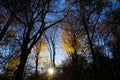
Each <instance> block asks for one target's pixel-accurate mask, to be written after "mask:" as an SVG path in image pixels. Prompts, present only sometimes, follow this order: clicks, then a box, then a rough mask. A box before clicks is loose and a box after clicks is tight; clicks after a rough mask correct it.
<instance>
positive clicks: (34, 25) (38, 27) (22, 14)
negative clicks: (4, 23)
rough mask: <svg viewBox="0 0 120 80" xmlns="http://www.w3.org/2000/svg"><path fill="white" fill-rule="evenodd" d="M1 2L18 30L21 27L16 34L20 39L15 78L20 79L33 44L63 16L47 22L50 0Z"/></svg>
mask: <svg viewBox="0 0 120 80" xmlns="http://www.w3.org/2000/svg"><path fill="white" fill-rule="evenodd" d="M2 3H3V6H4V7H5V8H6V9H8V10H9V11H10V13H11V14H12V16H14V17H15V19H16V22H17V25H18V27H19V30H20V28H21V29H22V31H21V34H18V35H19V36H22V40H21V42H20V43H21V44H20V45H21V54H20V64H19V65H18V69H17V71H16V78H15V79H16V80H22V77H23V76H22V75H23V72H24V67H25V63H26V61H27V57H28V55H29V54H30V52H31V49H32V48H33V46H34V44H35V43H36V42H37V41H38V40H39V39H40V38H41V36H42V34H43V33H44V32H45V31H46V30H47V29H48V28H50V27H52V26H53V25H55V24H57V23H58V22H60V21H62V20H63V19H64V17H65V16H63V18H61V19H56V20H55V21H53V22H51V23H47V21H46V18H47V15H50V13H51V10H52V7H51V6H52V4H53V3H54V1H51V0H44V1H43V0H37V1H31V0H27V1H24V0H14V1H12V2H11V1H10V0H6V1H2ZM52 12H54V11H52ZM16 13H17V14H16ZM55 14H56V13H55ZM53 15H54V13H53ZM19 30H18V31H19ZM18 77H19V78H18Z"/></svg>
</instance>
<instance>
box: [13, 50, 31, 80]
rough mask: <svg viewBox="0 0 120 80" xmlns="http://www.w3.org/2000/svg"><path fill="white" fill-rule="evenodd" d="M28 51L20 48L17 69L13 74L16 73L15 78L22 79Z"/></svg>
mask: <svg viewBox="0 0 120 80" xmlns="http://www.w3.org/2000/svg"><path fill="white" fill-rule="evenodd" d="M29 53H30V51H29V50H28V49H21V55H20V63H19V65H18V69H17V71H16V74H15V75H16V76H15V80H23V73H24V68H25V64H26V61H27V57H28V54H29Z"/></svg>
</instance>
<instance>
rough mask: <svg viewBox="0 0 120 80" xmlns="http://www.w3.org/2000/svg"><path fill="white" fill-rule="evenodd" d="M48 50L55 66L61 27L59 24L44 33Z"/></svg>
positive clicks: (52, 64)
mask: <svg viewBox="0 0 120 80" xmlns="http://www.w3.org/2000/svg"><path fill="white" fill-rule="evenodd" d="M44 37H45V40H46V45H47V48H48V52H49V54H50V60H51V66H52V67H55V55H56V48H57V44H58V41H59V29H58V27H57V26H54V27H52V28H50V29H49V30H48V31H47V32H46V33H45V34H44Z"/></svg>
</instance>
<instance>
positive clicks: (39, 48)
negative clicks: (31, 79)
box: [34, 38, 45, 77]
mask: <svg viewBox="0 0 120 80" xmlns="http://www.w3.org/2000/svg"><path fill="white" fill-rule="evenodd" d="M34 51H35V53H34V55H35V64H36V66H35V67H36V69H35V73H36V77H37V76H38V63H39V58H40V57H39V54H42V53H43V52H45V42H44V39H43V38H41V39H40V40H39V41H38V42H37V43H36V44H35V46H34Z"/></svg>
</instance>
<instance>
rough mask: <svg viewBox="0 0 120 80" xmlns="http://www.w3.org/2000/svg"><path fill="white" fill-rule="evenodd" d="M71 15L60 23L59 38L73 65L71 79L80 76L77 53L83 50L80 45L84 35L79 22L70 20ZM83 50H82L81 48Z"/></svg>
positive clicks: (76, 78)
mask: <svg viewBox="0 0 120 80" xmlns="http://www.w3.org/2000/svg"><path fill="white" fill-rule="evenodd" d="M70 16H71V15H70ZM70 18H71V17H68V18H67V19H66V23H63V25H62V31H61V39H62V48H63V50H65V51H66V52H67V54H68V56H69V57H70V58H71V61H72V66H73V76H74V77H73V79H75V80H79V79H80V77H81V74H80V71H81V69H80V67H81V66H79V65H78V55H79V54H80V55H82V54H83V53H82V52H81V50H83V46H82V43H81V42H82V37H83V36H84V32H83V31H82V30H83V29H82V28H81V27H80V26H79V23H77V22H75V21H76V20H75V19H74V18H72V19H73V20H70ZM83 51H84V50H83Z"/></svg>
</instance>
